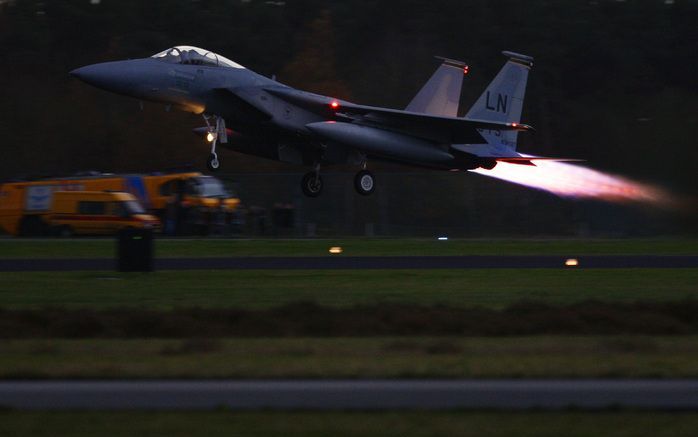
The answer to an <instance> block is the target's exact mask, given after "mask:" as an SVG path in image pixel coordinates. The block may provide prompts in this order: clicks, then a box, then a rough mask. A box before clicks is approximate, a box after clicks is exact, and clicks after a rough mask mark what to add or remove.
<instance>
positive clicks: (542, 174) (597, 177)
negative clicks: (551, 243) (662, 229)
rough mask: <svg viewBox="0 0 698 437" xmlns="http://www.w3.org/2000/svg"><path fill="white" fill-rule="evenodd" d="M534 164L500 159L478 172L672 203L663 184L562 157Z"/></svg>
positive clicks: (578, 193)
mask: <svg viewBox="0 0 698 437" xmlns="http://www.w3.org/2000/svg"><path fill="white" fill-rule="evenodd" d="M534 162H535V164H536V165H535V166H531V165H520V164H510V163H507V162H499V163H497V166H496V167H495V168H493V169H492V170H485V169H482V168H479V169H477V170H472V171H473V172H475V173H478V174H481V175H484V176H489V177H493V178H497V179H502V180H505V181H508V182H513V183H515V184H519V185H525V186H527V187H531V188H536V189H539V190H545V191H548V192H550V193H553V194H556V195H558V196H561V197H571V198H590V199H598V200H604V201H607V202H619V203H651V204H654V205H657V206H662V207H671V206H672V205H673V203H674V201H673V198H672V196H671V195H669V194H668V193H666V192H665V191H663V190H662V189H660V188H656V187H652V186H650V185H647V184H642V183H639V182H634V181H631V180H629V179H626V178H623V177H620V176H614V175H610V174H606V173H602V172H600V171H598V170H593V169H591V168H587V167H582V166H579V165H574V164H569V163H565V162H559V161H547V160H538V161H534Z"/></svg>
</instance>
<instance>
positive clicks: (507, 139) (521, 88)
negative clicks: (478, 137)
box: [465, 52, 533, 148]
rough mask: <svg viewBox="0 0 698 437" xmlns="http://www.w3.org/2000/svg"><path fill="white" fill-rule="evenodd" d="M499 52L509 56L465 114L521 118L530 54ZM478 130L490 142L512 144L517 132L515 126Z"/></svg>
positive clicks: (475, 117)
mask: <svg viewBox="0 0 698 437" xmlns="http://www.w3.org/2000/svg"><path fill="white" fill-rule="evenodd" d="M502 54H503V55H504V56H506V57H508V58H509V60H508V61H507V63H506V64H504V67H502V69H501V70H500V71H499V73H498V74H497V76H495V78H494V79H493V80H492V82H490V84H489V85H488V86H487V89H485V92H484V93H482V95H481V96H480V98H479V99H478V100H477V102H475V104H474V105H473V107H472V108H470V110H469V111H468V113H467V114H466V115H465V118H468V119H473V120H486V121H495V122H500V123H519V122H520V121H521V110H522V108H523V101H524V95H525V94H526V82H527V80H528V72H529V70H530V69H531V67H532V66H533V58H532V57H530V56H526V55H521V54H518V53H513V52H502ZM481 134H482V136H483V137H484V138H485V139H486V140H487V142H488V143H489V144H491V145H495V144H496V145H504V146H507V147H512V148H516V137H517V134H518V132H517V131H515V130H509V131H499V130H497V131H495V130H492V131H488V130H485V131H482V132H481Z"/></svg>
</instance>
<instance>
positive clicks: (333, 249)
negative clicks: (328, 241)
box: [329, 246, 343, 254]
mask: <svg viewBox="0 0 698 437" xmlns="http://www.w3.org/2000/svg"><path fill="white" fill-rule="evenodd" d="M329 252H330V253H332V254H337V253H342V252H343V250H342V248H341V247H340V246H332V247H330V250H329Z"/></svg>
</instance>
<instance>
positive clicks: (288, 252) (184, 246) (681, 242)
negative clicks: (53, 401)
mask: <svg viewBox="0 0 698 437" xmlns="http://www.w3.org/2000/svg"><path fill="white" fill-rule="evenodd" d="M331 246H341V247H342V248H343V249H344V254H343V255H344V256H347V255H349V256H351V255H353V256H398V255H529V254H544V255H570V256H579V255H592V254H594V255H596V254H604V255H610V254H653V255H681V254H689V255H696V254H698V240H697V239H695V238H683V239H633V240H625V239H617V240H614V239H600V240H576V239H564V240H559V239H520V240H504V239H502V240H500V239H494V240H493V239H455V240H449V241H437V240H436V239H435V238H432V239H365V238H336V239H321V240H304V239H296V240H293V239H291V240H280V239H279V240H243V239H206V240H197V239H162V240H156V246H155V247H156V253H157V256H160V257H201V256H214V257H215V256H323V255H328V249H329V247H331ZM114 251H115V242H114V240H113V239H72V240H60V239H42V240H31V239H9V238H8V239H1V240H0V258H54V257H56V258H94V257H113V256H114ZM328 256H329V255H328Z"/></svg>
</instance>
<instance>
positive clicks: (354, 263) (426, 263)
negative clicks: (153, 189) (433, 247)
mask: <svg viewBox="0 0 698 437" xmlns="http://www.w3.org/2000/svg"><path fill="white" fill-rule="evenodd" d="M568 259H576V260H577V262H578V265H577V266H575V267H568V266H566V265H565V262H566V261H567V260H568ZM116 266H117V263H116V260H115V259H113V258H73V259H67V258H52V259H0V271H4V272H10V271H14V272H18V271H71V270H73V271H76V270H114V269H116ZM154 268H155V269H156V270H202V269H213V270H226V269H497V268H516V269H531V268H698V256H696V255H666V256H663V255H589V256H576V257H575V256H558V255H512V256H508V255H503V256H496V255H493V256H477V255H471V256H342V255H338V256H317V257H310V256H301V257H222V258H220V257H217V258H159V259H156V260H155V261H154Z"/></svg>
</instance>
